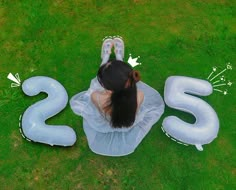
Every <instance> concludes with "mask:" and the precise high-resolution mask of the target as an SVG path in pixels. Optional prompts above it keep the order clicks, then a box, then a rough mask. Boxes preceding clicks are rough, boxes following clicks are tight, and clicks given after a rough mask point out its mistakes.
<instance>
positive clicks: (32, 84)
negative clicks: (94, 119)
mask: <svg viewBox="0 0 236 190" xmlns="http://www.w3.org/2000/svg"><path fill="white" fill-rule="evenodd" d="M22 90H23V91H24V93H25V94H27V95H28V96H35V95H37V94H39V93H40V92H46V93H47V94H48V97H47V98H46V99H44V100H42V101H40V102H37V103H35V104H33V105H32V106H30V107H29V108H28V109H27V110H26V111H25V113H24V114H23V117H22V130H23V133H24V135H25V136H26V137H27V138H29V139H31V140H32V141H35V142H40V143H45V144H49V145H51V146H53V145H59V146H72V145H73V144H74V143H75V141H76V134H75V132H74V130H73V129H72V128H70V127H68V126H59V125H57V126H54V125H47V124H45V120H47V119H48V118H50V117H52V116H54V115H56V114H57V113H59V112H60V111H61V110H63V109H64V108H65V106H66V104H67V102H68V95H67V93H66V90H65V89H64V87H63V86H62V85H61V84H60V83H59V82H57V81H56V80H54V79H52V78H49V77H44V76H37V77H32V78H29V79H27V80H26V81H24V83H23V85H22Z"/></svg>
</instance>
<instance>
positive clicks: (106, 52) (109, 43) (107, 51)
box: [101, 38, 113, 63]
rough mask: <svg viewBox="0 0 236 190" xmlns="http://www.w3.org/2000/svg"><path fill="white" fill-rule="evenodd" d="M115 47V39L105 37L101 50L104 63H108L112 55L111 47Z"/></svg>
mask: <svg viewBox="0 0 236 190" xmlns="http://www.w3.org/2000/svg"><path fill="white" fill-rule="evenodd" d="M112 47H113V39H110V38H108V39H105V40H104V42H103V44H102V51H101V58H102V63H107V62H108V60H109V58H110V55H111V49H112Z"/></svg>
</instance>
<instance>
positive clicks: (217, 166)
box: [0, 0, 236, 190]
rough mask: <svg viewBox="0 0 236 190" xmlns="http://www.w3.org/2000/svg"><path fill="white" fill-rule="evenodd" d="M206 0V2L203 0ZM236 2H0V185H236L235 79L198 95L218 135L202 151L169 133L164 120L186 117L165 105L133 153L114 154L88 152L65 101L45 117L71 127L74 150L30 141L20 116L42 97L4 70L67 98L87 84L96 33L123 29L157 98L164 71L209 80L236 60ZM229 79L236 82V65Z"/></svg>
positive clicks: (97, 44)
mask: <svg viewBox="0 0 236 190" xmlns="http://www.w3.org/2000/svg"><path fill="white" fill-rule="evenodd" d="M206 2H207V3H206ZM235 6H236V3H235V1H233V0H209V1H202V0H197V1H182V2H180V1H179V2H176V1H174V0H168V1H154V0H153V1H147V0H143V1H141V0H134V1H131V0H121V1H116V2H115V1H111V0H110V1H106V3H105V2H104V1H95V0H92V1H91V0H82V1H79V0H68V1H63V0H55V1H29V0H28V1H27V0H21V1H19V0H11V1H6V0H1V1H0V184H1V185H0V186H1V189H4V190H5V189H6V190H8V189H9V190H12V189H16V190H18V189H29V190H31V189H52V190H54V189H72V190H73V189H86V190H87V189H167V190H168V189H170V190H172V189H196V190H198V189H236V181H235V179H236V164H235V163H236V152H235V150H236V143H235V134H236V128H235V123H236V119H235V105H236V99H235V85H234V84H233V86H232V87H231V88H230V89H228V92H229V94H228V95H227V96H224V95H222V94H220V93H213V94H212V95H210V96H208V97H206V98H204V100H206V101H207V102H208V103H209V104H210V105H211V106H212V107H213V108H214V109H215V110H216V112H217V114H218V116H219V119H220V131H219V134H218V138H216V139H215V140H214V141H213V142H212V143H211V144H209V145H205V146H204V151H203V152H199V151H197V150H196V148H195V147H193V146H188V147H185V146H183V145H179V144H177V143H175V142H173V141H171V140H170V139H169V138H167V137H166V136H165V135H164V133H163V132H162V131H161V123H162V121H163V118H164V117H166V116H168V115H172V114H174V115H178V116H179V117H181V118H183V119H184V120H186V121H189V122H192V121H193V120H194V118H193V117H192V116H190V115H189V114H185V113H182V112H178V111H176V110H173V109H170V108H167V107H166V111H165V113H164V115H163V116H162V117H161V119H160V120H159V121H158V122H157V123H156V124H155V125H154V126H153V128H152V129H151V131H150V132H149V134H148V135H147V136H146V137H145V139H144V140H143V141H142V143H141V144H140V145H139V146H138V148H137V149H136V151H135V152H134V153H133V154H131V155H128V156H125V157H119V158H112V157H104V156H100V155H96V154H94V153H93V152H91V151H90V150H89V148H88V145H87V140H86V137H85V134H84V132H83V129H82V118H81V117H78V116H76V115H75V114H73V112H72V110H71V109H70V107H69V105H68V106H67V107H66V109H65V110H63V112H61V113H60V114H58V115H56V116H55V117H53V118H52V119H50V120H49V121H48V123H51V124H66V125H70V126H71V127H72V128H73V129H74V130H75V131H76V133H77V138H78V139H77V142H76V144H75V145H74V146H73V147H71V148H60V147H50V146H46V145H43V144H36V143H30V142H28V141H26V140H25V139H23V138H22V137H21V135H20V133H19V130H18V119H19V116H20V115H21V114H22V113H23V112H24V111H25V110H26V109H27V107H28V106H29V105H32V104H33V103H34V102H36V101H38V100H40V99H43V98H45V95H43V94H41V95H39V96H36V97H27V96H26V95H24V94H23V92H22V91H21V88H11V87H10V83H11V82H10V81H9V80H7V79H6V76H7V74H8V73H9V72H12V73H14V74H15V73H17V72H18V73H19V74H20V77H21V79H22V80H25V79H27V78H29V77H31V76H37V75H44V76H49V77H52V78H55V79H56V80H58V81H59V82H60V83H62V84H63V86H64V87H65V88H66V90H67V92H68V94H69V97H70V98H71V97H72V96H73V95H74V94H76V93H78V92H81V91H83V90H86V89H87V88H88V86H89V84H90V80H91V79H92V78H93V77H94V76H95V75H96V72H97V69H98V66H99V64H100V48H101V43H102V39H103V37H105V36H107V35H121V36H122V37H123V39H124V41H125V46H126V52H125V59H126V60H127V59H128V54H129V53H132V55H133V56H138V55H140V56H141V58H140V62H142V65H141V66H138V67H137V69H138V70H139V71H140V72H141V74H142V80H143V81H144V82H146V83H147V84H149V85H151V86H152V87H153V88H155V89H156V90H158V91H159V92H160V94H161V95H162V96H163V89H164V82H165V80H166V79H167V77H168V76H171V75H184V76H191V77H196V78H202V79H206V78H207V76H208V74H209V73H210V71H211V69H212V67H213V66H217V67H218V68H219V69H223V68H224V67H225V65H226V63H227V62H231V64H232V65H233V67H234V65H235V62H236V35H235V34H236V13H235V9H233V8H235ZM226 77H227V78H228V79H231V80H232V81H233V82H234V81H235V79H236V77H235V69H234V68H233V70H232V71H231V72H227V74H226Z"/></svg>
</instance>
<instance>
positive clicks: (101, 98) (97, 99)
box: [91, 90, 144, 116]
mask: <svg viewBox="0 0 236 190" xmlns="http://www.w3.org/2000/svg"><path fill="white" fill-rule="evenodd" d="M111 94H112V92H111V91H109V90H105V91H94V92H93V93H92V94H91V100H92V102H93V103H94V105H95V106H96V107H97V109H98V110H99V111H100V112H101V113H102V114H108V115H109V116H110V115H111V112H112V109H106V108H107V106H108V105H109V104H110V99H111ZM143 99H144V94H143V92H142V91H140V90H138V91H137V109H136V113H137V111H138V109H139V107H140V105H141V104H142V102H143ZM127 106H129V105H127Z"/></svg>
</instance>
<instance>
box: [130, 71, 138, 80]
mask: <svg viewBox="0 0 236 190" xmlns="http://www.w3.org/2000/svg"><path fill="white" fill-rule="evenodd" d="M131 76H132V79H133V80H134V81H135V82H138V81H140V73H139V72H138V71H136V70H133V71H131Z"/></svg>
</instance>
